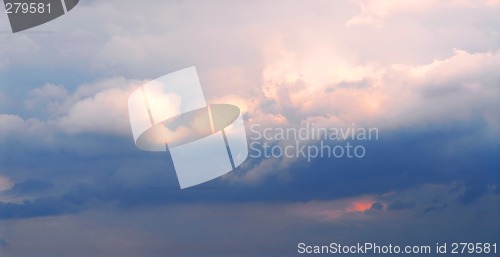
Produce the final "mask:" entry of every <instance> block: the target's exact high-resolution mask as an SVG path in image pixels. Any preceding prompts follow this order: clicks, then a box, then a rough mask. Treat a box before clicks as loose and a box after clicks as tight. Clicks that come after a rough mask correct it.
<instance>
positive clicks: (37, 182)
mask: <svg viewBox="0 0 500 257" xmlns="http://www.w3.org/2000/svg"><path fill="white" fill-rule="evenodd" d="M53 187H54V183H52V182H50V181H46V180H41V179H28V180H26V181H23V182H20V183H16V184H15V185H14V186H13V187H12V192H13V193H15V194H21V195H23V194H33V193H41V192H45V191H47V190H49V189H51V188H53Z"/></svg>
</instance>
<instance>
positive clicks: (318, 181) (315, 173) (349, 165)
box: [0, 124, 500, 219]
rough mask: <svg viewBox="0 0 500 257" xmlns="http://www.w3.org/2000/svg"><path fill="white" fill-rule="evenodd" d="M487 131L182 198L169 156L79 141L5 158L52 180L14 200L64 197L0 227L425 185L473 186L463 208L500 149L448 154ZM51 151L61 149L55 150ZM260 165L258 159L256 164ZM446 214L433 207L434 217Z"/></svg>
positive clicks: (453, 129)
mask: <svg viewBox="0 0 500 257" xmlns="http://www.w3.org/2000/svg"><path fill="white" fill-rule="evenodd" d="M459 125H460V126H459ZM480 129H481V126H476V125H474V126H470V125H465V124H453V125H449V126H445V127H436V128H430V129H427V130H425V131H421V130H420V131H409V130H406V131H398V132H392V133H383V134H381V135H380V140H379V141H372V142H363V144H364V146H365V148H366V151H367V153H366V156H365V158H362V159H348V158H344V159H328V158H323V159H314V160H313V161H312V162H311V163H308V162H307V161H306V160H299V161H297V162H296V163H295V165H294V166H292V167H290V168H288V169H287V170H282V171H276V173H274V175H271V176H270V177H268V178H267V179H265V180H263V181H261V182H259V184H258V188H259V190H256V188H255V186H253V185H249V184H242V183H232V182H227V181H226V180H225V179H215V180H213V181H210V182H208V183H205V184H202V185H200V186H197V187H194V188H190V189H187V190H180V189H179V185H178V183H177V178H176V175H175V172H174V169H173V166H172V163H171V160H170V159H169V155H168V153H150V152H142V151H139V150H137V149H135V147H134V145H133V142H131V140H130V139H128V138H121V137H116V138H109V137H95V136H92V135H83V136H77V137H73V138H72V139H68V140H69V141H66V142H60V143H59V144H61V145H60V146H59V147H62V148H63V149H66V153H65V154H60V150H50V151H42V150H40V152H37V153H38V154H30V153H29V150H30V148H23V149H25V151H19V152H15V151H14V152H12V151H10V152H8V153H7V152H6V153H5V154H4V156H5V155H6V156H10V158H9V159H10V161H8V162H7V163H8V164H10V165H9V166H10V167H12V166H15V163H16V162H15V161H13V160H22V159H23V157H21V156H20V157H17V156H16V154H20V155H22V156H37V157H35V158H34V159H33V160H32V162H31V163H33V164H35V163H37V164H36V165H31V166H30V168H31V170H30V171H29V172H28V173H22V172H21V173H20V174H19V175H22V176H27V175H29V174H33V175H35V174H36V177H40V178H41V177H43V179H28V180H26V181H24V182H21V183H18V184H16V185H15V186H14V188H13V189H12V192H15V193H16V194H20V195H21V194H23V193H29V192H36V191H37V190H45V189H50V190H54V191H59V192H61V191H62V192H63V193H62V194H59V195H54V196H53V197H42V198H38V199H33V200H29V201H25V202H23V203H20V204H14V203H4V204H2V205H1V206H0V209H1V215H0V218H2V219H14V218H27V217H38V216H51V215H62V214H67V213H76V212H79V211H82V210H86V209H92V208H96V207H97V206H100V205H101V204H106V203H108V204H115V205H116V206H119V208H128V207H133V206H159V205H166V204H172V203H197V202H214V203H215V202H218V203H232V202H240V203H241V202H255V201H258V202H303V201H312V200H331V199H339V198H343V197H351V196H357V195H366V194H383V193H386V192H389V191H394V190H396V191H397V190H404V189H407V188H411V187H415V186H418V185H421V184H426V183H431V184H433V183H434V184H449V183H452V182H458V183H460V184H464V185H465V187H464V188H465V190H464V191H463V195H462V196H461V197H460V201H461V202H463V203H470V202H473V201H475V200H477V199H479V198H480V196H481V195H482V194H485V193H486V192H487V190H486V188H487V187H488V186H489V187H491V186H492V185H498V184H500V183H499V182H500V181H499V177H498V175H497V174H496V172H495V171H496V170H495V167H498V166H496V165H497V164H498V160H497V159H496V157H495V155H494V154H493V153H492V151H491V147H493V148H495V147H498V146H488V147H484V144H482V143H479V144H478V145H475V146H474V145H473V146H469V148H461V149H456V151H454V152H453V154H449V153H448V152H446V150H447V149H448V148H449V146H450V144H453V143H454V142H456V141H459V140H460V139H461V138H463V137H464V136H467V135H468V134H469V133H475V131H477V130H480ZM51 148H52V149H54V146H51ZM55 149H57V147H55ZM26 150H28V152H26ZM94 151H95V152H94ZM259 161H261V160H259V159H250V160H247V162H248V163H247V164H250V163H252V162H256V163H258V162H259ZM66 163H72V165H66ZM244 166H246V165H244ZM248 166H250V167H251V165H248ZM37 167H38V168H37ZM246 172H248V170H245V169H244V168H239V169H237V170H235V171H233V172H232V173H234V174H232V175H244V174H245V173H246ZM9 175H15V174H9ZM283 175H286V176H287V177H288V178H287V181H286V183H283V182H282V180H281V179H280V176H283ZM61 179H63V181H64V183H62V184H64V185H72V186H70V187H67V186H62V185H60V184H61V183H57V181H58V180H61ZM472 185H474V186H472ZM492 188H494V187H492ZM490 191H491V190H490ZM375 207H378V205H376V206H375ZM413 207H415V202H413V201H394V202H392V203H389V205H388V209H390V210H397V209H407V208H413ZM438 208H439V206H431V207H429V208H428V209H427V210H426V211H425V212H430V211H433V210H435V209H438Z"/></svg>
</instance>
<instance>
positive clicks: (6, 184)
mask: <svg viewBox="0 0 500 257" xmlns="http://www.w3.org/2000/svg"><path fill="white" fill-rule="evenodd" d="M13 185H14V183H12V181H10V179H9V178H7V177H4V176H0V192H2V191H6V190H9V189H11V188H12V186H13Z"/></svg>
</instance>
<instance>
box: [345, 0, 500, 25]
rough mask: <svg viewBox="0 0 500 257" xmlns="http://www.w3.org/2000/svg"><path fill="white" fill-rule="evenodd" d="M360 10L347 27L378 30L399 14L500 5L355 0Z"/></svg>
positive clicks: (493, 1)
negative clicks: (370, 27) (366, 27)
mask: <svg viewBox="0 0 500 257" xmlns="http://www.w3.org/2000/svg"><path fill="white" fill-rule="evenodd" d="M352 2H354V3H355V4H356V5H358V7H359V8H360V14H358V15H355V16H354V17H352V18H351V19H349V20H348V21H347V22H346V25H347V26H357V25H370V26H373V27H376V28H382V27H384V24H385V22H386V20H387V19H389V18H391V16H394V15H398V14H411V13H417V12H422V11H429V10H432V9H441V8H444V9H448V8H453V7H460V8H477V7H490V6H495V5H497V6H498V5H500V1H498V0H482V1H474V2H469V1H462V0H446V1H438V0H409V1H403V2H401V1H391V0H355V1H352Z"/></svg>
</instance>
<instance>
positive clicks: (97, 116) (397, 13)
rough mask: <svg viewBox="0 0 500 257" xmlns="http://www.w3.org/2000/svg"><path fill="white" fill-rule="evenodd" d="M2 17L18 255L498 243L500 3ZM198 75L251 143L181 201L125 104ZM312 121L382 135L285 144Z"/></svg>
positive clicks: (4, 160)
mask: <svg viewBox="0 0 500 257" xmlns="http://www.w3.org/2000/svg"><path fill="white" fill-rule="evenodd" d="M0 9H1V10H0V256H9V257H10V256H13V257H15V256H33V257H45V256H69V257H73V256H75V257H77V256H78V257H79V256H82V257H83V256H96V257H99V256H103V257H113V256H151V257H153V256H154V257H156V256H158V257H159V256H297V255H300V254H298V251H297V245H298V244H299V243H306V244H309V245H324V244H329V243H331V242H337V243H341V244H345V245H350V244H356V243H358V242H359V243H364V242H375V243H379V244H393V245H394V244H398V245H402V246H405V245H410V246H413V245H432V246H434V245H436V243H445V242H448V243H452V242H473V243H476V242H480V243H492V244H493V243H495V242H496V243H500V220H499V219H498V217H499V216H500V190H499V188H498V187H499V186H500V158H499V157H500V115H498V114H499V113H500V101H499V100H500V72H499V71H500V15H498V14H499V13H500V1H497V0H479V1H464V0H444V1H438V0H423V1H416V0H409V1H390V0H380V1H370V0H366V1H363V0H359V1H327V0H324V1H323V0H312V1H300V0H290V1H281V0H280V1H260V0H257V1H229V0H227V1H223V0H214V1H210V3H208V2H205V1H187V0H186V1H184V0H171V1H159V0H151V1H147V2H140V3H139V2H137V1H128V0H106V1H94V0H86V1H85V0H83V1H80V3H79V4H78V5H77V6H76V7H75V8H74V9H73V10H71V11H70V12H68V13H67V14H65V15H63V16H61V17H60V18H58V19H56V20H53V21H51V22H49V23H46V24H43V25H41V26H38V27H35V28H32V29H29V30H26V31H23V32H19V33H12V31H11V28H10V25H9V22H8V18H7V15H6V14H5V12H4V11H3V9H2V8H0ZM191 66H196V69H197V71H198V75H199V79H200V82H201V85H202V87H203V92H204V94H205V98H206V100H207V102H209V103H229V104H233V105H236V106H238V107H239V108H240V110H241V112H242V114H243V118H244V121H245V126H246V131H247V139H248V144H249V147H250V146H253V148H251V149H250V150H249V153H250V154H251V156H250V157H248V158H247V160H246V161H245V162H244V163H243V164H242V165H241V166H240V167H238V168H236V169H235V170H234V171H232V172H230V173H228V174H226V175H224V176H222V177H220V178H217V179H214V180H212V181H210V182H207V183H204V184H201V185H199V186H195V187H192V188H188V189H180V187H179V183H178V180H177V177H176V173H175V170H174V166H173V164H172V160H171V157H170V155H169V153H168V152H146V151H141V150H140V149H138V148H137V147H136V146H135V144H134V140H133V136H132V131H131V125H130V121H129V116H128V107H127V101H128V97H129V96H130V94H131V93H132V92H133V91H134V90H135V89H137V88H139V87H140V86H141V85H144V84H145V83H147V82H148V81H151V80H154V79H156V78H158V77H161V76H163V75H165V74H168V73H171V72H175V71H177V70H181V69H183V68H187V67H191ZM307 126H313V127H315V128H326V129H338V130H340V129H349V128H351V129H353V130H356V129H358V128H359V129H363V128H366V129H369V128H372V129H375V130H376V131H377V132H378V133H377V137H374V138H371V139H370V140H359V138H358V139H352V138H351V139H349V138H347V139H345V140H344V139H342V140H336V141H335V140H334V141H332V140H327V141H325V142H323V141H321V140H318V139H317V138H316V139H315V138H307V139H305V140H302V139H301V140H296V139H294V138H285V139H283V138H278V137H277V136H276V134H277V131H279V129H286V128H289V129H300V128H304V127H307ZM266 129H267V130H266ZM265 131H267V132H265ZM356 131H358V132H359V130H356ZM263 133H268V134H267V135H268V137H267V138H262V137H261V138H258V135H262V134H263ZM264 143H266V144H268V145H269V146H272V147H274V148H275V149H284V148H286V147H287V146H295V143H297V144H300V145H301V146H305V147H316V148H320V147H322V146H323V147H324V145H322V144H327V145H328V146H330V147H334V146H336V145H341V146H343V145H345V144H347V143H350V144H352V145H353V146H359V147H362V149H364V152H363V155H362V156H361V157H360V158H358V157H353V158H348V157H346V156H342V157H341V158H336V157H332V156H323V158H321V157H314V158H307V157H304V156H292V157H287V156H276V154H275V155H272V154H271V156H262V155H260V156H255V155H256V153H257V151H260V150H263V145H264ZM365 256H367V255H365ZM426 256H433V255H432V254H431V255H426ZM492 256H493V255H492Z"/></svg>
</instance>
